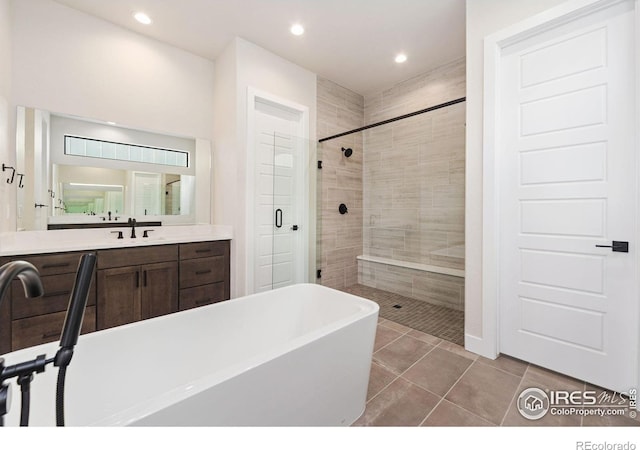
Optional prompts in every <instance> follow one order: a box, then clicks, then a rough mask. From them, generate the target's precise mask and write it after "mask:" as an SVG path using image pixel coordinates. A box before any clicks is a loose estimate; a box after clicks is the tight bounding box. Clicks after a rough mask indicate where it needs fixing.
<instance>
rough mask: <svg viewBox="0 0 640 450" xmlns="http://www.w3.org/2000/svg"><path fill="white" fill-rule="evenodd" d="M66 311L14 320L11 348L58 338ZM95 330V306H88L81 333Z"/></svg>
mask: <svg viewBox="0 0 640 450" xmlns="http://www.w3.org/2000/svg"><path fill="white" fill-rule="evenodd" d="M66 316H67V312H66V311H60V312H57V313H52V314H43V315H41V316H34V317H28V318H26V319H20V320H14V321H13V328H12V333H11V334H12V338H11V350H12V351H13V350H20V349H21V348H26V347H31V346H33V345H40V344H45V343H47V342H53V341H57V340H58V339H60V335H61V334H62V327H63V325H64V318H65V317H66ZM95 330H96V307H95V306H88V307H87V309H86V310H85V313H84V319H83V320H82V330H81V334H85V333H91V332H92V331H95Z"/></svg>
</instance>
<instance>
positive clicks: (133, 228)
mask: <svg viewBox="0 0 640 450" xmlns="http://www.w3.org/2000/svg"><path fill="white" fill-rule="evenodd" d="M127 223H128V224H129V225H131V239H135V238H136V219H132V218H131V217H129V220H127Z"/></svg>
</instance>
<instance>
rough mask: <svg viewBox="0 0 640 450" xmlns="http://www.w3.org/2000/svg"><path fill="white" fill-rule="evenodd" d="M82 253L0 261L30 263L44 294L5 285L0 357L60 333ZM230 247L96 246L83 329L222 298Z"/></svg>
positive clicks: (15, 284)
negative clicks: (28, 294) (26, 293)
mask: <svg viewBox="0 0 640 450" xmlns="http://www.w3.org/2000/svg"><path fill="white" fill-rule="evenodd" d="M87 252H89V250H87V251H84V252H66V253H51V254H45V255H26V256H11V257H1V258H0V265H2V264H5V263H7V262H9V261H13V260H22V261H28V262H30V263H32V264H33V265H35V266H36V268H37V269H38V271H39V273H40V277H41V279H42V283H43V287H44V291H45V294H44V296H42V297H38V298H25V296H24V290H23V288H22V284H21V283H20V281H18V280H14V281H13V282H12V283H11V286H10V288H9V289H8V291H7V295H6V296H5V299H4V301H3V302H2V305H0V355H1V354H4V353H8V352H10V351H14V350H19V349H21V348H25V347H30V346H33V345H38V344H43V343H46V342H52V341H57V340H58V339H59V338H60V334H61V332H62V326H63V324H64V318H65V315H66V310H67V306H68V304H69V298H70V296H71V291H72V289H73V284H74V281H75V275H76V271H77V268H78V263H79V261H80V256H81V255H82V254H84V253H87ZM229 252H230V241H228V240H225V241H206V242H195V243H184V244H165V245H154V246H140V247H125V248H111V249H105V250H97V251H95V253H97V265H96V271H95V273H94V278H93V281H92V284H91V288H90V290H89V298H88V301H87V309H86V312H85V316H84V320H83V322H82V333H89V332H91V331H95V330H103V329H105V328H111V327H115V326H118V325H124V324H127V323H131V322H136V321H138V320H143V319H149V318H152V317H157V316H162V315H165V314H170V313H173V312H177V311H179V310H185V309H190V308H196V307H198V306H204V305H208V304H211V303H216V302H219V301H222V300H228V299H229V297H230V295H229V294H230V290H229V287H230V276H229V270H230V255H229Z"/></svg>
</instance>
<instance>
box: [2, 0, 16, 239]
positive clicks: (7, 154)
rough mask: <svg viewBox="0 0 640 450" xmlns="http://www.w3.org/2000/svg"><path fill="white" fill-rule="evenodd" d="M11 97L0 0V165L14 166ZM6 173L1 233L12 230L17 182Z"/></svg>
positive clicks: (7, 32) (5, 1)
mask: <svg viewBox="0 0 640 450" xmlns="http://www.w3.org/2000/svg"><path fill="white" fill-rule="evenodd" d="M10 97H11V2H10V1H9V0H0V165H1V164H7V165H9V166H13V167H15V162H16V155H15V151H14V150H13V149H12V147H11V139H10V138H9V136H10V132H9V130H10V124H9V122H10V120H9V116H10V114H9V111H10V106H9V103H10ZM7 173H8V172H0V232H2V231H10V230H12V229H15V197H16V191H15V189H16V187H15V186H16V185H15V184H13V185H9V184H7V183H6V182H5V181H6V177H5V175H7Z"/></svg>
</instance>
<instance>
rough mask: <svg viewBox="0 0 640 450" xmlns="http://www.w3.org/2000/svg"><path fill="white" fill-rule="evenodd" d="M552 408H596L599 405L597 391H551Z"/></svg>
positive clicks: (549, 394)
mask: <svg viewBox="0 0 640 450" xmlns="http://www.w3.org/2000/svg"><path fill="white" fill-rule="evenodd" d="M547 395H548V396H549V402H550V403H551V405H552V406H595V405H597V404H598V393H597V392H596V391H571V392H570V391H549V392H548V394H547Z"/></svg>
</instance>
